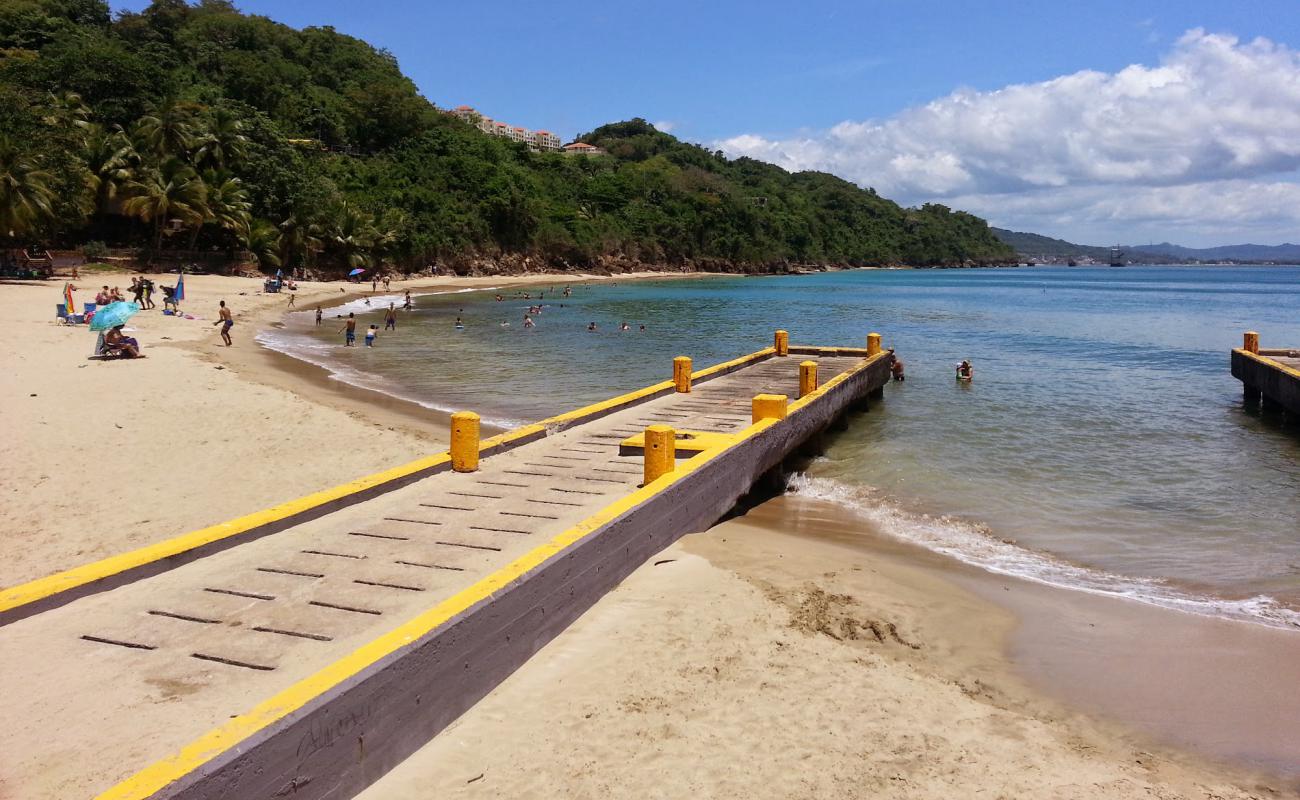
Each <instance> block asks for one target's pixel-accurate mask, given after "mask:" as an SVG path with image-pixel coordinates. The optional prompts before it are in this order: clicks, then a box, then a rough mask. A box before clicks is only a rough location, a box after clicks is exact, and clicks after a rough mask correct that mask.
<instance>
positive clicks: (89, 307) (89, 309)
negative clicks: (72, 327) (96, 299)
mask: <svg viewBox="0 0 1300 800" xmlns="http://www.w3.org/2000/svg"><path fill="white" fill-rule="evenodd" d="M97 308H99V305H98V304H97V303H86V305H85V311H83V312H82V313H83V314H85V315H86V316H90V315H91V314H94V313H95V309H97Z"/></svg>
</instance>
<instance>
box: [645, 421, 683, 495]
mask: <svg viewBox="0 0 1300 800" xmlns="http://www.w3.org/2000/svg"><path fill="white" fill-rule="evenodd" d="M676 468H677V432H676V431H674V430H673V429H672V428H671V427H669V426H668V425H651V426H649V427H648V428H646V429H645V473H644V474H645V482H646V483H650V482H651V481H655V480H658V479H659V478H662V477H663V476H664V475H667V474H668V473H670V472H672V471H673V470H674V469H676Z"/></svg>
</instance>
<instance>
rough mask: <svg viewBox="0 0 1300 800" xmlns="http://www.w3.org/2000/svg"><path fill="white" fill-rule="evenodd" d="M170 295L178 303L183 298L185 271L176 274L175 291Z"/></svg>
mask: <svg viewBox="0 0 1300 800" xmlns="http://www.w3.org/2000/svg"><path fill="white" fill-rule="evenodd" d="M172 297H173V298H174V299H175V300H176V302H178V303H179V302H180V301H182V300H184V299H185V273H184V272H182V273H181V274H180V275H177V276H176V292H175V294H173V295H172Z"/></svg>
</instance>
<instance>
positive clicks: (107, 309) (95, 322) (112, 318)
mask: <svg viewBox="0 0 1300 800" xmlns="http://www.w3.org/2000/svg"><path fill="white" fill-rule="evenodd" d="M139 310H140V306H138V305H136V304H135V303H124V302H122V301H121V300H118V301H117V302H116V303H109V304H108V305H106V306H104V307H102V308H98V309H96V310H95V316H94V318H93V319H91V320H90V329H91V330H92V331H106V330H108V329H109V328H116V327H117V326H118V325H124V324H125V323H126V321H127V320H128V319H130V318H131V317H134V316H135V315H136V313H137V312H138V311H139Z"/></svg>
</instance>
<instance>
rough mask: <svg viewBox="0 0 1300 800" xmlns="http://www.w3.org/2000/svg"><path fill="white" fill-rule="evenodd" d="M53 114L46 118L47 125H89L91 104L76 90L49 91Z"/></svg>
mask: <svg viewBox="0 0 1300 800" xmlns="http://www.w3.org/2000/svg"><path fill="white" fill-rule="evenodd" d="M49 103H50V109H51V110H52V111H53V113H52V114H50V115H49V116H47V117H46V118H45V123H46V124H47V125H54V126H59V125H65V124H67V125H72V126H74V127H77V128H86V127H89V126H90V124H91V122H90V106H88V105H86V101H85V100H82V99H81V95H79V94H77V93H76V92H61V93H59V94H55V93H54V92H50V93H49Z"/></svg>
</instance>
